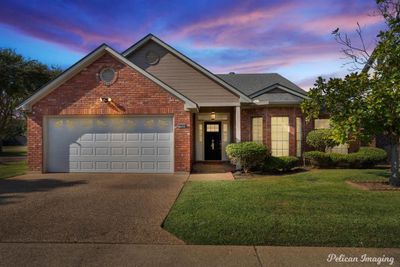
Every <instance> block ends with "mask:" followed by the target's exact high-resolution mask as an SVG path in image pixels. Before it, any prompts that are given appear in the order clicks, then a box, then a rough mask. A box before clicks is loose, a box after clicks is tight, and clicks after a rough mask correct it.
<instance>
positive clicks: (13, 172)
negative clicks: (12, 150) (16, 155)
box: [0, 161, 27, 179]
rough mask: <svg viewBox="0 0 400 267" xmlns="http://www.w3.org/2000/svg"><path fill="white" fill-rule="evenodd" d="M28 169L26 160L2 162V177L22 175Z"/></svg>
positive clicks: (0, 170)
mask: <svg viewBox="0 0 400 267" xmlns="http://www.w3.org/2000/svg"><path fill="white" fill-rule="evenodd" d="M26 170H27V166H26V162H25V161H15V162H3V163H1V162H0V179H3V178H8V177H13V176H17V175H22V174H24V173H25V172H26Z"/></svg>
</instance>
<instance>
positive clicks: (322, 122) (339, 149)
mask: <svg viewBox="0 0 400 267" xmlns="http://www.w3.org/2000/svg"><path fill="white" fill-rule="evenodd" d="M329 128H330V123H329V119H316V120H314V129H329ZM330 152H333V153H339V154H347V153H349V145H347V144H340V145H338V146H335V147H332V148H331V149H330Z"/></svg>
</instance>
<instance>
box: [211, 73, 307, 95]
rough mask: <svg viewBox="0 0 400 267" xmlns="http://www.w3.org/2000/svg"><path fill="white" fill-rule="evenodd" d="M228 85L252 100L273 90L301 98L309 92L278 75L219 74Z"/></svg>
mask: <svg viewBox="0 0 400 267" xmlns="http://www.w3.org/2000/svg"><path fill="white" fill-rule="evenodd" d="M217 76H218V77H220V78H221V79H223V80H225V81H226V82H227V83H229V84H231V85H232V86H235V87H236V88H237V89H239V90H240V91H242V92H243V93H244V94H246V95H247V96H249V97H250V98H254V97H255V96H259V95H260V94H262V93H266V92H268V91H270V90H272V89H276V88H279V89H282V90H284V91H287V92H288V93H292V94H294V95H296V96H299V97H303V98H305V97H307V92H306V91H304V90H303V89H301V88H300V87H299V86H297V85H296V84H294V83H292V82H291V81H289V80H288V79H286V78H285V77H283V76H281V75H279V74H278V73H249V74H234V73H231V74H217Z"/></svg>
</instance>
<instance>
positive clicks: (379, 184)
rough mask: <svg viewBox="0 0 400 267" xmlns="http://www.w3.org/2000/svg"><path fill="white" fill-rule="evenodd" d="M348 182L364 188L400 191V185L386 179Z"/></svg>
mask: <svg viewBox="0 0 400 267" xmlns="http://www.w3.org/2000/svg"><path fill="white" fill-rule="evenodd" d="M346 183H347V184H349V185H351V186H353V187H356V188H358V189H362V190H370V191H399V192H400V187H394V186H391V185H390V184H389V182H386V181H363V182H360V181H346Z"/></svg>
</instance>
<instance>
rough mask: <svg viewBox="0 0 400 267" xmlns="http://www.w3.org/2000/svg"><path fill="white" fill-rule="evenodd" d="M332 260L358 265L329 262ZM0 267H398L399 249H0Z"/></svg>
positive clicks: (57, 245)
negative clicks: (339, 258) (329, 258)
mask: <svg viewBox="0 0 400 267" xmlns="http://www.w3.org/2000/svg"><path fill="white" fill-rule="evenodd" d="M332 254H334V255H336V256H337V257H340V255H341V254H343V255H345V257H347V258H346V259H347V260H350V259H353V260H354V259H356V258H355V257H357V259H358V262H352V263H345V262H342V263H338V262H335V261H333V262H328V261H327V259H328V257H333V256H330V255H332ZM363 255H366V256H367V257H370V258H369V259H370V260H374V259H375V261H376V260H377V259H379V257H380V258H381V259H384V260H385V261H384V262H381V263H380V264H379V265H378V264H377V262H362V261H363V259H365V258H364V257H365V256H363ZM374 257H375V258H374ZM343 259H344V258H343ZM392 259H393V262H392V261H391V260H392ZM0 266H190V267H196V266H207V267H212V266H248V267H251V266H268V267H274V266H297V267H302V266H307V267H313V266H363V267H366V266H400V249H374V248H368V249H364V248H317V247H315V248H311V247H259V246H257V247H254V246H190V245H137V244H104V243H98V244H96V243H75V244H74V243H0Z"/></svg>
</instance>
